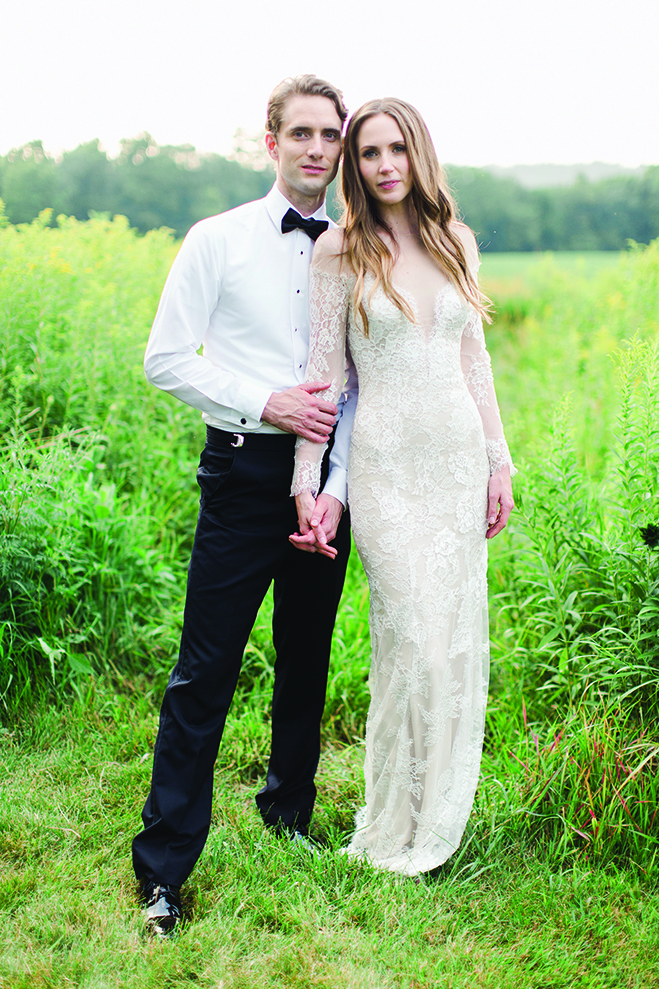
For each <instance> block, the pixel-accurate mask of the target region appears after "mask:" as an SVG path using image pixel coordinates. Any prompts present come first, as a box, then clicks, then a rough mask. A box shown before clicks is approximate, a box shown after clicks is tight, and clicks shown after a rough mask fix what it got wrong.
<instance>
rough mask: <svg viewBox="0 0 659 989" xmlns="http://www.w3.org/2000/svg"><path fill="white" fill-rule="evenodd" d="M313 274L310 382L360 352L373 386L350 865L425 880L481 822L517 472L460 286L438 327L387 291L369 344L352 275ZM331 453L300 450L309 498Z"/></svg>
mask: <svg viewBox="0 0 659 989" xmlns="http://www.w3.org/2000/svg"><path fill="white" fill-rule="evenodd" d="M312 270H313V271H314V274H313V279H314V280H313V283H312V300H313V302H312V305H313V309H312V333H311V346H310V355H311V360H310V364H309V368H310V370H309V372H308V377H309V379H311V378H314V377H316V378H318V377H319V378H324V379H325V380H327V379H328V378H329V379H330V380H332V382H333V386H336V387H340V384H339V382H341V383H342V376H343V373H344V368H345V351H346V345H347V346H348V347H349V351H350V353H351V355H352V359H353V360H354V363H355V367H356V369H357V374H358V377H359V389H360V391H359V401H358V405H357V411H356V414H355V420H354V425H353V431H352V440H351V447H350V461H349V469H348V492H349V503H350V509H351V515H352V525H353V532H354V536H355V542H356V545H357V549H358V551H359V555H360V557H361V559H362V562H363V565H364V569H365V570H366V574H367V576H368V582H369V587H370V594H371V600H370V628H371V643H372V651H373V655H372V663H371V670H370V678H369V686H370V691H371V705H370V709H369V714H368V721H367V727H366V761H365V770H364V771H365V778H366V793H365V806H364V807H363V808H362V809H361V810H360V811H359V812H358V815H357V821H356V823H357V830H356V833H355V835H354V837H353V839H352V841H351V843H350V846H349V848H348V854H349V855H352V856H356V857H364V858H367V859H368V860H370V861H371V862H372V863H373V864H374V865H377V866H380V867H382V868H386V869H389V870H392V871H395V872H399V873H403V874H406V875H415V874H417V873H419V872H422V871H427V870H430V869H433V868H436V867H437V866H438V865H440V864H441V863H442V862H444V861H445V860H446V859H447V858H448V857H449V856H450V855H451V854H452V853H453V852H454V851H455V849H456V848H457V847H458V845H459V843H460V840H461V837H462V834H463V832H464V828H465V826H466V823H467V819H468V817H469V814H470V812H471V806H472V803H473V798H474V793H475V791H476V785H477V782H478V774H479V767H480V756H481V748H482V739H483V728H484V718H485V703H486V698H487V685H488V664H489V641H488V625H487V582H486V568H487V550H486V540H485V533H486V513H487V486H488V478H489V476H490V472H491V471H495V470H499V469H500V468H501V467H502V466H510V467H511V469H512V470H514V468H512V463H511V461H510V454H509V453H508V448H507V446H506V441H505V438H504V436H503V430H502V427H501V420H500V417H499V411H498V408H497V403H496V396H495V392H494V386H493V382H492V370H491V366H490V360H489V356H488V354H487V350H486V349H485V340H484V336H483V328H482V324H481V322H480V319H476V318H475V317H474V313H473V310H472V309H471V308H470V307H468V306H467V305H466V303H465V302H464V301H463V300H462V299H461V297H460V296H459V295H458V293H457V292H456V291H455V289H454V288H453V286H452V285H450V284H449V285H448V286H447V287H446V288H445V289H443V290H441V291H440V292H439V293H438V295H437V297H436V299H435V309H434V320H433V325H432V326H431V327H430V329H429V330H427V329H423V328H422V327H421V326H420V325H417V324H415V323H411V322H410V321H409V320H408V319H407V318H406V317H405V316H404V315H403V314H402V313H401V312H400V311H399V310H398V309H397V308H396V307H395V306H394V305H393V304H392V303H391V302H390V301H389V300H388V299H387V297H386V296H385V295H384V293H383V292H382V291H376V292H375V293H374V295H373V298H372V300H371V302H370V305H369V336H368V337H366V336H365V335H364V333H363V332H362V331H361V329H359V328H358V327H356V326H355V322H354V318H353V314H352V312H351V309H350V291H349V288H350V285H349V281H348V279H347V278H344V277H341V276H338V275H336V274H333V273H331V272H329V271H324V270H320V271H319V270H317V269H312ZM366 294H368V293H366ZM318 447H319V445H318V444H311V443H306V442H304V441H302V442H301V443H300V444H299V446H298V450H297V455H296V472H295V481H294V487H297V488H298V489H299V490H305V489H308V487H306V488H305V485H308V484H310V483H311V482H310V481H309V480H308V477H309V475H310V470H311V465H312V464H315V462H316V461H319V460H320V455H321V453H322V450H319V449H318ZM314 483H317V481H315V480H314ZM300 485H302V487H300ZM313 489H314V488H313V487H312V490H313Z"/></svg>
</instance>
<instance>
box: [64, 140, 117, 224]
mask: <svg viewBox="0 0 659 989" xmlns="http://www.w3.org/2000/svg"><path fill="white" fill-rule="evenodd" d="M113 172H114V169H113V167H112V162H110V161H108V157H107V155H106V154H105V152H104V151H101V149H100V147H99V141H98V140H95V141H89V142H88V143H87V144H80V145H79V146H78V147H77V148H75V150H73V151H66V152H65V153H64V155H63V156H62V160H61V161H60V162H59V163H58V164H57V167H56V173H57V197H56V200H55V202H54V203H52V204H51V205H53V206H54V207H55V213H56V214H57V213H66V215H67V216H75V217H77V219H78V220H86V219H87V218H88V216H89V213H90V211H91V210H94V211H95V212H102V211H104V210H108V211H110V212H116V210H114V209H113V205H114V198H115V197H116V189H115V183H114V174H113Z"/></svg>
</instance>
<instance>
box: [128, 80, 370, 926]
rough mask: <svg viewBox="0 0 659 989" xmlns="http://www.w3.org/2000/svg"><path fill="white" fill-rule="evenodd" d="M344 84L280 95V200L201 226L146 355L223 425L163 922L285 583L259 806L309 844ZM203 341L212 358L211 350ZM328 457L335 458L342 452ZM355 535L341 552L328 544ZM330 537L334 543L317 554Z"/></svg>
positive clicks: (163, 860)
mask: <svg viewBox="0 0 659 989" xmlns="http://www.w3.org/2000/svg"><path fill="white" fill-rule="evenodd" d="M346 116H347V111H346V109H345V106H344V105H343V98H342V94H341V93H340V91H339V90H337V89H335V88H334V87H333V86H331V85H330V84H329V83H327V82H324V81H323V80H321V79H317V78H316V77H315V76H298V77H297V78H295V79H287V80H284V82H283V83H281V84H280V85H279V86H278V87H277V88H276V89H275V91H274V92H273V94H272V96H271V97H270V101H269V104H268V124H267V134H266V145H267V148H268V152H269V154H270V157H271V158H272V159H273V161H274V163H275V168H276V174H277V177H276V182H275V185H274V186H273V188H272V190H271V191H270V193H269V194H268V195H267V196H266V197H265V199H262V200H259V201H257V202H253V203H247V204H245V205H244V206H240V207H238V208H237V209H234V210H230V211H229V212H227V213H223V214H221V215H220V216H214V217H210V218H209V219H207V220H202V221H201V222H200V223H198V224H196V226H194V227H193V228H192V230H191V231H190V232H189V234H188V236H187V237H186V239H185V241H184V243H183V245H182V247H181V250H180V252H179V254H178V257H177V258H176V260H175V262H174V265H173V266H172V270H171V272H170V274H169V277H168V279H167V283H166V285H165V289H164V291H163V295H162V299H161V301H160V306H159V308H158V313H157V315H156V319H155V322H154V325H153V329H152V332H151V336H150V338H149V344H148V347H147V351H146V357H145V362H144V363H145V371H146V375H147V377H148V379H149V381H151V382H152V383H153V384H155V385H157V386H158V387H159V388H162V389H163V390H164V391H168V392H171V393H173V394H174V395H176V396H177V397H178V398H179V399H181V400H182V401H184V402H186V403H188V404H189V405H192V406H194V407H196V408H198V409H200V410H201V411H202V413H203V418H204V420H205V422H206V425H207V441H206V446H205V448H204V450H203V452H202V455H201V460H200V465H199V470H198V472H197V480H198V483H199V486H200V488H201V499H200V510H199V518H198V522H197V530H196V534H195V541H194V547H193V550H192V557H191V560H190V568H189V574H188V587H187V596H186V604H185V615H184V624H183V634H182V638H181V648H180V653H179V659H178V663H177V665H176V666H175V668H174V670H173V672H172V674H171V677H170V680H169V684H168V686H167V689H166V691H165V696H164V699H163V705H162V710H161V715H160V728H159V732H158V738H157V741H156V746H155V751H154V763H153V776H152V783H151V792H150V794H149V797H148V799H147V801H146V804H145V807H144V810H143V812H142V819H143V822H144V830H143V831H141V832H140V834H138V835H137V836H136V838H135V839H134V841H133V865H134V868H135V874H136V876H137V877H138V879H139V880H140V883H141V888H142V893H143V897H144V900H145V902H146V916H147V921H148V922H149V924H150V926H151V927H152V929H153V930H154V931H155V932H156V933H157V934H160V935H163V934H167V933H169V932H171V931H172V930H173V928H174V926H175V924H176V923H177V921H178V920H179V918H180V916H181V906H180V899H179V888H180V886H181V885H182V884H183V883H184V882H185V880H186V879H187V878H188V876H189V874H190V872H191V871H192V868H193V867H194V864H195V862H196V861H197V859H198V857H199V855H200V854H201V851H202V849H203V846H204V843H205V841H206V838H207V835H208V830H209V826H210V814H211V800H212V786H213V766H214V763H215V759H216V756H217V750H218V746H219V744H220V739H221V737H222V730H223V728H224V723H225V719H226V714H227V710H228V708H229V704H230V703H231V699H232V697H233V693H234V690H235V686H236V682H237V680H238V675H239V672H240V665H241V661H242V655H243V651H244V648H245V645H246V642H247V639H248V637H249V633H250V631H251V629H252V626H253V623H254V619H255V617H256V613H257V611H258V608H259V606H260V604H261V602H262V600H263V597H264V595H265V593H266V590H267V588H268V587H269V585H270V583H271V581H274V614H273V642H274V645H275V650H276V653H277V659H276V664H275V683H274V692H273V700H272V748H271V755H270V762H269V767H268V774H267V782H266V785H265V787H264V788H263V789H262V790H261V791H260V793H259V794H258V795H257V797H256V803H257V806H258V808H259V811H260V812H261V815H262V817H263V821H264V823H265V825H266V826H267V827H270V828H273V829H274V830H275V831H276V832H277V833H278V834H280V835H282V836H284V837H290V838H292V839H293V840H302V841H304V840H305V836H306V834H307V829H308V825H309V821H310V818H311V812H312V809H313V804H314V799H315V795H316V788H315V786H314V776H315V773H316V769H317V766H318V758H319V754H320V718H321V715H322V711H323V706H324V700H325V690H326V683H327V668H328V662H329V651H330V643H331V636H332V630H333V627H334V620H335V617H336V608H337V606H338V602H339V597H340V595H341V590H342V587H343V580H344V576H345V568H346V563H347V559H348V553H349V547H350V543H349V539H350V536H349V522H348V517H347V513H346V514H343V509H344V505H345V502H346V467H347V447H348V441H349V433H350V420H351V417H352V414H354V402H355V400H356V395H355V394H354V391H355V390H354V389H352V388H351V389H349V391H350V392H351V394H350V395H349V397H348V398H347V401H346V405H345V409H344V412H343V415H342V416H341V417H340V419H339V422H338V425H337V427H336V431H335V435H334V445H333V448H332V449H331V452H330V456H329V462H328V463H327V464H326V465H325V471H324V488H323V491H322V493H321V494H320V496H319V498H318V504H317V509H318V510H317V513H316V514H317V516H318V525H317V526H316V527H315V528H314V532H315V533H316V536H317V539H316V541H315V544H313V545H311V546H310V547H308V548H310V549H312V552H311V553H301V552H299V551H298V550H296V549H295V548H294V547H293V546H292V545H291V543H290V542H289V535H290V534H291V533H292V532H293V531H294V529H295V528H296V527H297V518H296V512H295V502H294V499H293V498H291V497H290V485H291V477H292V472H293V465H294V464H293V461H294V449H295V435H296V434H297V435H298V436H303V437H305V438H306V439H309V440H313V441H316V442H323V443H324V442H325V441H326V440H327V439H328V437H329V436H330V435H331V434H332V430H333V427H334V424H335V421H336V419H337V413H338V412H339V410H338V409H337V407H336V406H335V405H334V404H333V403H331V402H328V401H326V400H325V399H324V398H323V391H324V390H325V388H327V387H328V383H327V382H315V383H314V382H312V383H306V384H305V383H304V373H305V368H306V363H307V355H308V336H309V318H308V287H307V282H308V271H309V262H310V260H311V253H312V250H313V245H314V241H315V239H316V238H317V237H318V236H319V234H320V233H321V232H322V231H323V230H324V229H325V228H326V227H327V226H328V221H327V219H326V214H325V192H326V189H327V186H328V185H329V183H330V182H331V180H332V179H333V178H334V176H335V174H336V171H337V168H338V164H339V157H340V154H341V130H342V127H343V122H344V120H345V118H346ZM202 344H203V356H202V355H200V354H199V353H198V350H199V347H200V346H201V345H202ZM326 459H327V458H326ZM326 541H327V542H331V543H332V544H333V546H334V547H335V548H337V549H338V551H339V552H338V557H337V559H336V560H335V561H334V560H332V559H331V558H328V556H327V555H325V554H324V553H323V549H324V547H325V545H326ZM314 548H316V549H319V550H320V552H313V550H314Z"/></svg>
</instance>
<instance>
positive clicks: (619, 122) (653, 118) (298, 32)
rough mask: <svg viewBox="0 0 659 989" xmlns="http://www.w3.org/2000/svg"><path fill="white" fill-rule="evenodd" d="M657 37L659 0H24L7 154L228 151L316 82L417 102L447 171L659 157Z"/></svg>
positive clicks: (1, 121)
mask: <svg viewBox="0 0 659 989" xmlns="http://www.w3.org/2000/svg"><path fill="white" fill-rule="evenodd" d="M658 28H659V14H658V13H657V7H656V4H655V3H654V2H652V0H626V2H624V3H623V2H622V0H619V2H612V0H553V2H552V3H551V4H548V3H539V2H538V0H496V2H495V0H451V2H450V3H449V2H446V0H372V2H371V3H364V2H361V3H360V2H359V0H332V2H331V3H328V2H324V3H319V2H318V0H315V2H314V0H307V2H302V0H295V2H294V0H280V2H276V0H269V2H268V0H215V2H213V0H96V2H95V3H93V4H91V3H89V0H84V2H83V0H58V2H57V3H53V0H20V2H18V0H14V2H13V3H7V5H6V6H5V9H4V11H3V15H2V50H1V52H0V93H1V94H2V96H1V98H0V154H6V152H7V151H8V150H9V149H10V148H12V147H16V146H18V145H20V144H23V143H25V142H26V141H29V140H34V139H37V138H40V139H42V140H43V142H44V144H45V146H46V148H47V149H48V150H50V151H53V152H57V151H59V150H62V149H70V148H73V147H75V146H76V145H78V144H79V143H81V142H82V141H87V140H91V139H92V138H95V137H98V138H100V139H101V142H102V144H103V146H104V147H105V148H106V149H107V150H109V151H110V152H111V153H115V152H116V150H117V146H118V142H119V140H120V139H121V138H122V137H133V136H135V135H137V134H138V133H140V132H141V131H144V130H147V131H149V132H150V133H151V134H152V135H153V136H154V138H155V139H156V141H158V143H160V144H182V143H187V142H189V143H191V144H194V145H195V146H196V147H197V148H198V150H201V151H217V152H219V153H226V152H227V151H228V150H229V148H230V146H231V141H232V136H233V134H234V133H235V131H236V130H237V129H238V128H244V129H245V130H247V131H249V132H252V133H256V132H258V131H259V130H260V129H261V128H262V126H263V118H264V114H265V109H264V108H265V103H266V101H267V97H268V95H269V93H270V90H271V89H272V88H273V86H274V85H275V84H276V83H277V82H278V81H279V80H280V79H282V78H283V77H284V76H287V75H295V74H297V73H300V72H315V73H316V74H317V75H320V76H323V77H325V78H328V79H330V80H331V81H332V82H334V83H335V84H336V85H338V86H340V87H341V88H342V89H343V91H344V93H345V98H346V102H347V104H348V107H349V108H350V109H351V110H354V109H356V108H357V107H358V106H359V105H360V104H361V103H363V102H365V101H366V100H368V99H373V98H375V97H379V96H397V97H400V98H402V99H406V100H409V101H410V102H411V103H413V104H415V105H416V106H417V107H418V109H419V110H420V111H421V112H422V114H423V115H424V117H425V119H426V121H427V123H428V126H429V128H430V131H431V133H432V135H433V138H434V141H435V145H436V147H437V152H438V155H439V157H440V159H441V160H442V161H445V162H453V163H455V164H466V165H482V164H488V163H495V164H499V165H512V164H517V163H540V162H556V163H573V162H579V163H583V162H590V161H606V162H613V163H619V164H623V165H629V166H637V165H641V164H645V165H648V164H657V163H659V112H658V111H659V108H658V102H659V96H658V94H659V58H658V57H657V48H656V38H657V29H658Z"/></svg>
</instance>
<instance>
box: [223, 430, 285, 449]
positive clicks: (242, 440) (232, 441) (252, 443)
mask: <svg viewBox="0 0 659 989" xmlns="http://www.w3.org/2000/svg"><path fill="white" fill-rule="evenodd" d="M206 442H207V443H208V445H209V446H215V447H220V448H222V449H226V448H227V447H229V446H232V447H234V448H235V449H238V448H239V447H249V448H250V449H254V450H268V449H270V450H274V449H276V448H278V449H279V450H283V449H285V446H286V444H287V443H288V444H289V445H291V446H293V445H294V444H295V435H294V434H293V433H229V432H227V431H226V430H224V429H217V428H216V427H215V426H206Z"/></svg>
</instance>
